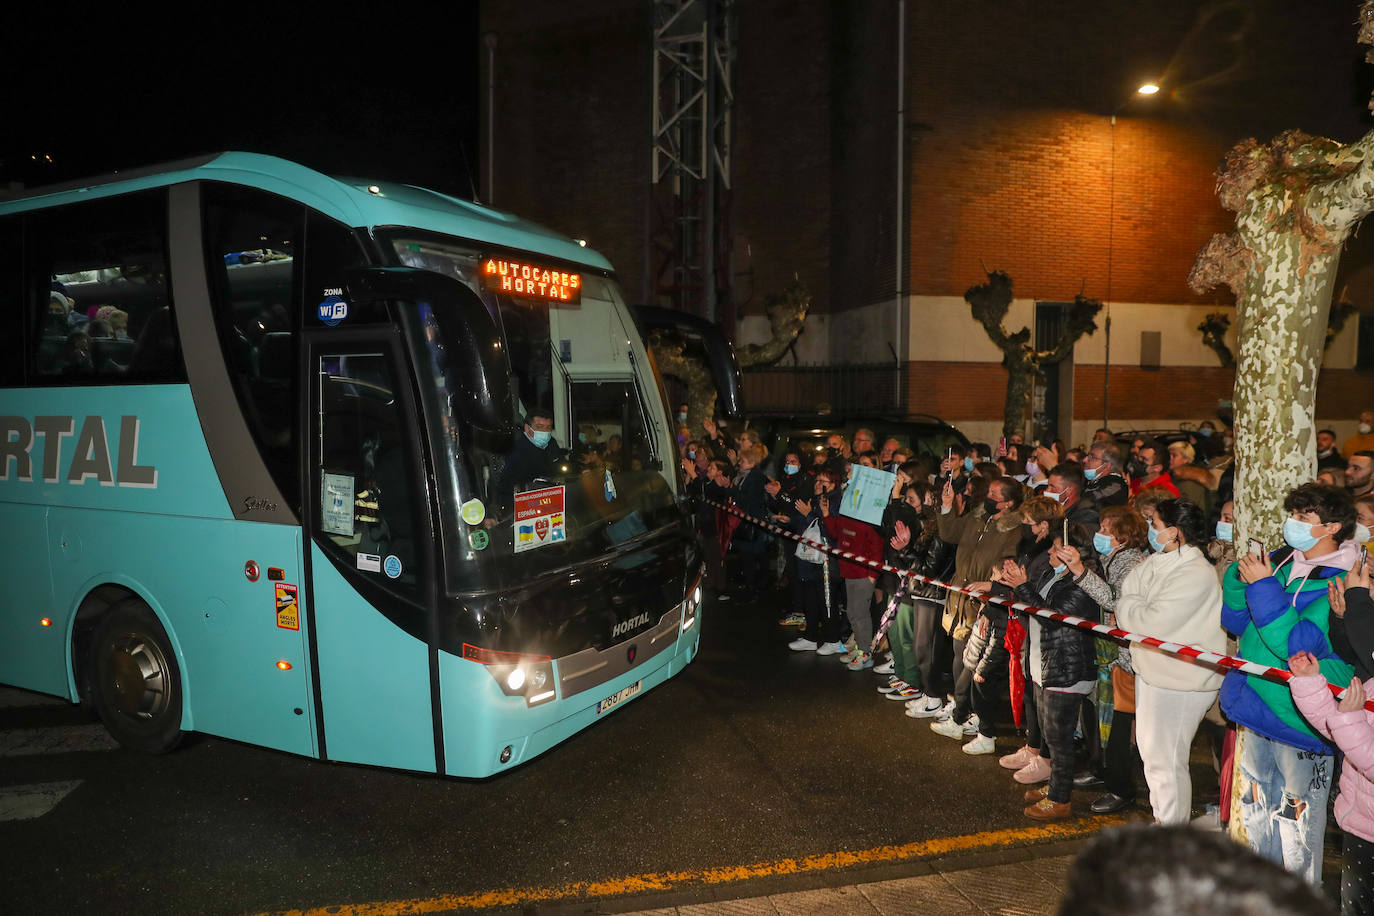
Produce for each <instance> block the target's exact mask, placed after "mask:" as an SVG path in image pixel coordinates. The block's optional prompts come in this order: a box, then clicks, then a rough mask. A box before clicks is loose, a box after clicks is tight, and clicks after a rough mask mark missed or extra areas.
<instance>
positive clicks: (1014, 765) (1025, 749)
mask: <svg viewBox="0 0 1374 916" xmlns="http://www.w3.org/2000/svg"><path fill="white" fill-rule="evenodd" d="M1038 756H1040V752H1039V751H1037V750H1034V749H1032V748H1031V746H1030V745H1029V744H1023V745H1021V749H1020V750H1019V751H1017V752H1016V753H1014V754H1008V755H1006V756H1005V757H999V758H997V765H998V766H1000V767H1005V768H1006V769H1008V770H1019V769H1021V768H1022V767H1023V766H1025V765H1026V764H1028V763H1030V762H1031V758H1032V757H1038Z"/></svg>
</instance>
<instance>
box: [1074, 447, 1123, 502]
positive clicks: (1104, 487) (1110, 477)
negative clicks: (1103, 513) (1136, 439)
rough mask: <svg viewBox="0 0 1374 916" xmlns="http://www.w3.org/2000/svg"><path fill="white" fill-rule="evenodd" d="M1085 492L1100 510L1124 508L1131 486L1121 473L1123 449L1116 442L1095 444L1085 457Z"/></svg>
mask: <svg viewBox="0 0 1374 916" xmlns="http://www.w3.org/2000/svg"><path fill="white" fill-rule="evenodd" d="M1083 481H1084V483H1083V491H1084V493H1085V494H1086V495H1088V496H1090V497H1092V501H1093V502H1094V503H1096V504H1097V506H1098V508H1099V509H1106V508H1107V507H1108V506H1124V505H1126V502H1127V500H1129V499H1130V498H1131V492H1130V486H1129V485H1128V484H1127V483H1126V478H1125V477H1124V476H1123V475H1122V473H1121V449H1120V448H1118V447H1117V444H1116V443H1115V442H1110V441H1108V442H1094V443H1093V444H1092V447H1091V448H1089V449H1088V454H1087V455H1085V456H1084V457H1083Z"/></svg>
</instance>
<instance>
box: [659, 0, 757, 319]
mask: <svg viewBox="0 0 1374 916" xmlns="http://www.w3.org/2000/svg"><path fill="white" fill-rule="evenodd" d="M653 4H654V36H653V55H654V57H653V60H654V63H653V89H652V92H653V161H652V169H651V175H650V180H651V182H652V187H651V188H650V195H649V196H650V204H649V206H650V214H649V220H650V225H649V227H648V228H649V232H648V239H647V245H648V250H647V254H646V258H645V260H646V265H647V266H648V268H649V276H650V277H651V278H652V283H653V294H654V297H655V298H656V299H657V300H658V301H659V302H661V303H663V304H667V305H671V306H672V307H673V308H678V309H682V310H683V311H687V312H692V313H693V314H697V315H701V316H703V317H705V318H707V319H709V320H711V321H715V322H717V323H719V324H721V325H722V326H723V327H724V328H725V329H726V333H727V334H731V333H732V332H733V329H734V328H733V326H734V319H735V314H734V302H733V296H732V294H731V290H732V282H731V281H732V272H731V266H730V251H731V247H732V241H733V239H732V231H731V228H730V117H731V109H732V107H733V104H734V81H733V65H734V53H735V45H734V28H735V26H734V0H653Z"/></svg>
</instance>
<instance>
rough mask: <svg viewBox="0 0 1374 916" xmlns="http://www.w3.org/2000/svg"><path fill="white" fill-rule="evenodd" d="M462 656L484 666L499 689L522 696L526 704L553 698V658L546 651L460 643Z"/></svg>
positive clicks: (554, 695) (536, 703)
mask: <svg viewBox="0 0 1374 916" xmlns="http://www.w3.org/2000/svg"><path fill="white" fill-rule="evenodd" d="M463 658H465V659H467V660H468V661H470V662H477V663H478V664H479V665H483V666H485V667H486V669H487V672H488V673H489V674H491V676H492V678H494V679H495V681H496V683H497V685H498V686H499V687H500V688H501V692H502V693H504V694H505V695H506V696H508V697H524V698H525V703H526V704H527V705H529V706H538V705H539V704H540V703H547V702H548V701H549V700H552V699H555V698H556V697H557V696H558V692H557V691H556V690H555V689H554V684H553V660H552V659H550V658H549V656H547V655H527V654H525V653H523V652H501V651H498V650H496V649H484V648H482V647H481V646H474V645H471V644H470V643H464V644H463Z"/></svg>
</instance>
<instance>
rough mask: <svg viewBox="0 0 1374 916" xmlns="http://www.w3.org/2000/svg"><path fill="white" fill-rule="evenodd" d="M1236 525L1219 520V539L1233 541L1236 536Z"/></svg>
mask: <svg viewBox="0 0 1374 916" xmlns="http://www.w3.org/2000/svg"><path fill="white" fill-rule="evenodd" d="M1235 527H1236V526H1235V525H1234V524H1232V523H1231V522H1217V540H1218V541H1225V542H1226V543H1228V544H1229V543H1231V541H1233V540H1234V539H1235V536H1236V532H1235Z"/></svg>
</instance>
